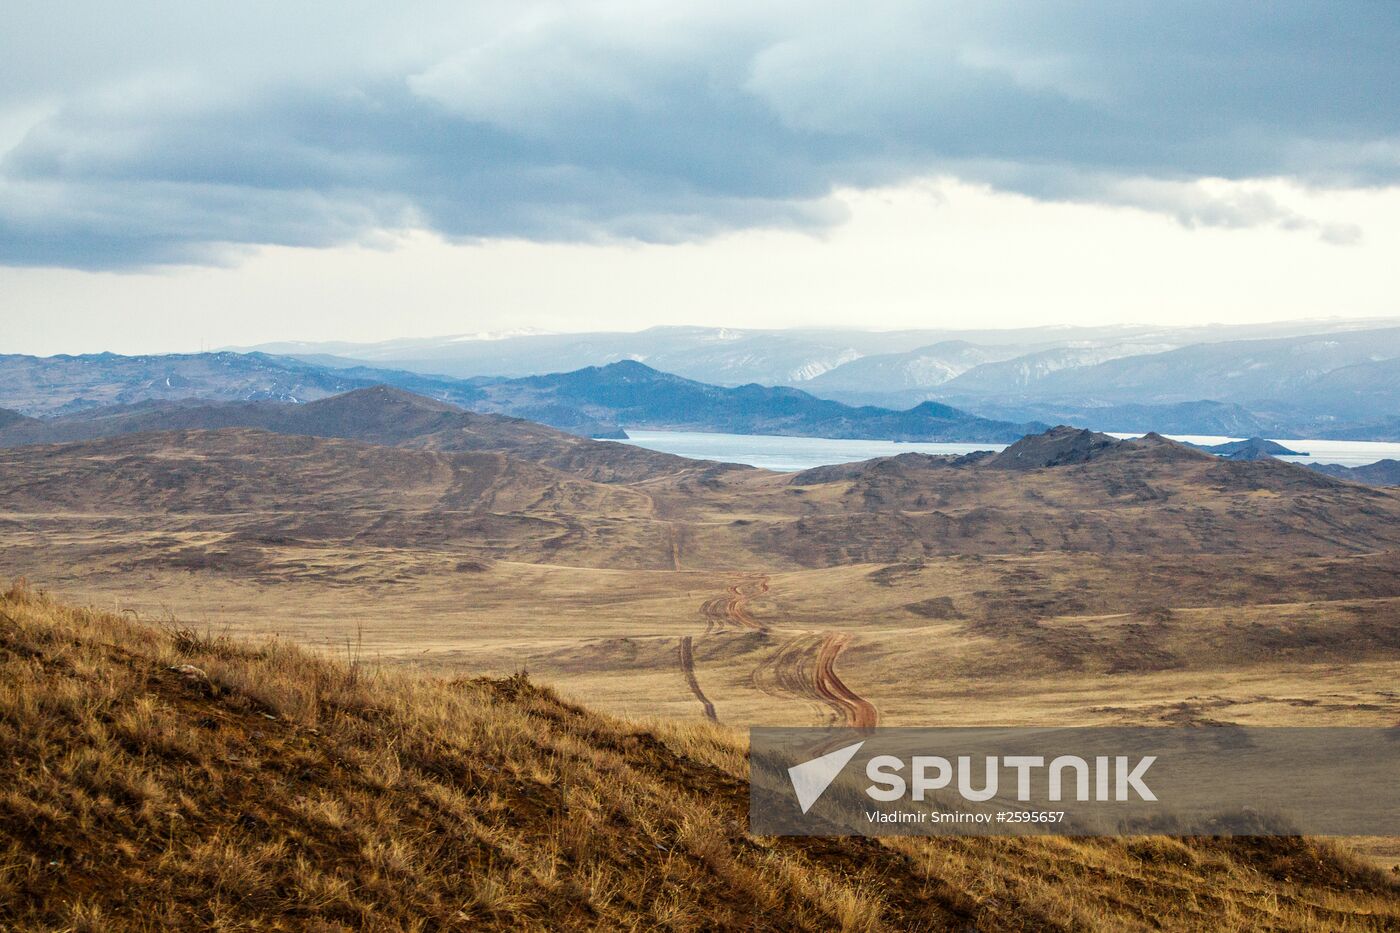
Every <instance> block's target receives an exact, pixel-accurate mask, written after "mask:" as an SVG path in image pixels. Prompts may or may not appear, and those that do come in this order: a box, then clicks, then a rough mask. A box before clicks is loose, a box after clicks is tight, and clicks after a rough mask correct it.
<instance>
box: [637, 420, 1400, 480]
mask: <svg viewBox="0 0 1400 933" xmlns="http://www.w3.org/2000/svg"><path fill="white" fill-rule="evenodd" d="M627 433H628V434H629V435H630V439H629V440H628V441H625V442H623V443H629V444H635V445H636V446H638V447H645V448H647V449H649V450H659V451H663V452H664V453H668V454H679V455H680V456H682V457H694V458H695V459H697V460H723V461H725V462H728V463H747V464H750V465H752V466H756V467H763V468H764V469H767V470H781V471H785V472H786V471H792V470H806V469H810V468H812V467H817V466H824V465H826V464H828V463H850V462H852V461H854V460H869V459H871V458H873V457H892V456H895V455H896V454H905V453H910V452H911V451H914V452H918V453H924V454H968V453H972V452H973V451H974V450H1001V449H1003V448H1004V447H1005V446H1006V445H1005V444H975V443H966V444H964V443H947V444H896V443H895V442H894V441H853V440H840V439H835V438H829V437H778V436H775V435H771V434H711V433H707V432H703V431H633V430H628V432H627ZM1119 436H1123V437H1131V436H1133V435H1119ZM1176 439H1177V440H1184V441H1190V442H1192V443H1195V444H1223V443H1224V442H1226V441H1234V440H1240V438H1237V437H1205V436H1197V435H1192V436H1178V437H1177V438H1176ZM1279 443H1281V444H1283V445H1284V446H1285V447H1287V448H1289V449H1290V450H1305V451H1307V452H1308V454H1309V456H1307V457H1282V458H1280V459H1283V460H1295V461H1298V462H1304V463H1305V462H1309V461H1318V462H1321V463H1340V464H1342V465H1343V466H1361V465H1362V464H1366V463H1375V462H1376V461H1377V460H1383V459H1385V458H1387V457H1389V458H1393V459H1397V460H1400V443H1396V444H1390V443H1380V442H1376V441H1280V442H1279Z"/></svg>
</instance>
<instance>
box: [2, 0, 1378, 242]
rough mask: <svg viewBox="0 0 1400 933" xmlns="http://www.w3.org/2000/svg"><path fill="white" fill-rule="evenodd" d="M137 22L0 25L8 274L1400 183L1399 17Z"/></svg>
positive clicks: (1239, 200) (1046, 14) (1187, 204)
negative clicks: (890, 208) (13, 119)
mask: <svg viewBox="0 0 1400 933" xmlns="http://www.w3.org/2000/svg"><path fill="white" fill-rule="evenodd" d="M94 9H96V8H94ZM130 9H131V12H130V15H129V19H131V20H134V21H135V22H134V23H133V22H129V21H123V22H121V23H114V24H113V25H112V28H113V29H114V30H126V31H125V32H122V33H119V34H118V35H117V36H115V37H114V40H113V42H108V43H107V44H105V45H102V46H100V50H101V52H102V54H100V55H99V54H97V51H96V50H95V51H94V52H93V53H92V54H91V55H89V56H87V57H86V58H82V59H80V58H79V57H78V54H77V53H75V52H73V51H72V50H71V49H70V50H68V51H66V52H60V51H59V50H58V49H57V47H55V54H56V55H67V56H69V57H68V58H66V59H62V62H61V63H60V64H58V65H55V64H53V63H48V62H46V60H45V58H44V56H43V54H42V51H43V50H42V48H36V46H42V45H43V44H44V43H62V42H64V41H65V40H66V39H67V38H68V37H66V36H65V35H63V33H62V31H61V30H59V31H56V32H55V31H53V30H51V29H50V30H48V31H47V32H46V26H45V23H46V22H47V21H44V20H43V19H42V17H39V16H37V15H36V16H35V17H32V18H31V20H30V21H28V22H26V23H23V24H22V25H21V30H20V31H21V32H22V33H30V34H22V35H16V33H15V31H13V30H12V31H11V32H10V33H9V37H8V38H7V39H5V40H3V41H4V42H5V43H7V44H13V43H21V44H22V45H23V53H24V54H21V55H19V56H18V60H16V57H15V56H11V58H10V59H9V61H10V64H9V65H7V66H4V68H5V69H8V73H6V72H5V71H4V70H0V76H3V77H4V78H5V79H6V82H7V83H6V84H5V85H4V86H5V87H9V88H10V89H11V90H10V91H9V92H3V91H0V95H5V94H6V93H8V96H0V116H3V114H4V113H5V112H7V111H13V112H15V113H24V112H26V111H25V108H26V107H29V108H33V107H39V108H42V114H43V115H42V116H41V118H39V119H37V120H31V121H30V122H31V123H32V124H33V125H32V126H29V128H28V129H27V131H26V132H25V133H24V134H23V135H22V137H20V138H18V139H17V140H13V141H12V142H13V145H12V146H11V148H9V150H8V152H6V153H5V154H4V156H3V158H0V262H4V263H9V264H22V265H30V264H36V265H42V264H51V265H68V266H79V267H92V268H121V267H131V266H142V265H150V264H160V263H170V262H218V261H227V260H228V258H229V255H230V252H229V251H230V249H231V248H236V247H237V246H238V245H247V244H263V243H271V244H286V245H303V246H328V245H334V244H340V243H346V242H360V241H367V240H372V239H374V238H375V237H376V236H378V235H381V233H382V231H384V230H393V229H405V228H415V227H423V228H428V229H432V230H435V231H437V232H440V233H442V234H443V235H445V236H448V237H451V238H462V239H471V238H491V237H523V238H528V239H535V240H594V239H607V238H634V239H639V240H647V241H661V242H673V241H684V240H691V239H696V238H703V237H705V236H708V235H712V234H714V233H717V232H721V231H724V230H729V229H734V228H740V227H750V226H781V227H790V228H799V229H800V228H808V229H821V228H824V227H827V226H830V225H832V224H835V223H839V222H840V220H841V219H842V217H843V216H844V215H843V211H842V208H841V206H840V204H839V202H837V201H835V200H834V199H831V198H830V197H829V195H830V194H831V192H832V191H833V189H835V188H838V187H842V186H855V187H862V186H870V185H876V184H884V183H891V182H897V181H899V180H901V179H906V178H909V177H913V176H918V175H926V174H932V173H946V174H953V175H957V176H959V177H962V178H965V179H969V180H974V181H980V182H985V183H989V184H991V185H993V186H995V187H998V188H1001V189H1004V190H1011V191H1018V192H1022V193H1025V194H1029V195H1031V196H1034V197H1038V198H1044V199H1051V200H1072V201H1087V202H1099V203H1108V204H1128V205H1135V206H1139V207H1143V208H1146V209H1148V210H1153V211H1159V212H1162V213H1166V214H1169V215H1171V216H1174V217H1176V218H1177V219H1178V220H1180V221H1181V222H1183V223H1186V224H1189V225H1211V226H1251V225H1260V224H1275V225H1280V226H1283V227H1286V228H1290V229H1312V230H1315V232H1317V233H1318V234H1319V235H1321V236H1323V237H1324V238H1326V239H1329V240H1332V241H1336V242H1345V241H1346V240H1348V239H1350V238H1353V237H1354V236H1355V233H1356V231H1354V230H1351V229H1349V228H1345V227H1333V226H1325V225H1321V224H1316V223H1314V222H1313V221H1312V220H1310V219H1308V218H1306V217H1300V216H1298V215H1296V214H1293V213H1292V212H1290V211H1289V210H1288V209H1286V208H1285V207H1283V206H1281V205H1279V204H1277V203H1274V202H1273V201H1272V200H1271V199H1269V198H1268V197H1267V196H1266V195H1262V194H1258V193H1252V194H1245V195H1241V194H1232V195H1210V194H1207V193H1204V192H1203V191H1202V190H1201V189H1200V188H1199V187H1197V186H1193V185H1190V184H1189V183H1190V182H1192V181H1194V180H1196V179H1199V178H1202V177H1222V178H1227V179H1252V178H1266V177H1287V178H1290V179H1293V180H1296V181H1298V182H1300V183H1303V184H1307V185H1314V186H1322V187H1355V186H1369V185H1387V184H1394V183H1396V182H1397V181H1400V108H1398V107H1397V103H1396V102H1397V93H1396V91H1397V88H1400V64H1397V62H1400V56H1396V55H1395V53H1394V50H1395V49H1396V48H1400V4H1392V3H1318V4H1304V3H1294V4H1287V5H1272V4H1259V3H1243V2H1241V3H1235V4H1230V3H1220V2H1215V3H1201V4H1121V3H1116V4H1096V5H1088V4H1070V3H1048V2H1045V3H1033V4H1032V3H1027V4H1023V5H1009V4H987V5H975V4H974V5H966V4H957V5H953V4H948V5H944V4H929V3H909V4H873V5H870V4H865V5H860V6H856V5H840V6H837V5H820V4H817V5H813V4H804V5H800V6H798V5H792V6H769V7H764V8H762V9H761V10H758V11H757V12H755V11H753V10H748V11H746V12H743V13H734V14H727V13H723V12H716V10H715V8H713V7H711V6H704V5H696V6H694V7H692V8H690V9H689V10H686V9H685V8H684V7H683V6H678V5H676V4H667V5H664V6H630V7H623V6H619V5H590V6H571V7H555V6H548V7H529V8H526V7H519V8H517V7H499V8H497V7H492V8H491V10H492V15H490V16H486V15H483V16H478V17H475V18H474V19H472V20H471V21H463V20H462V19H461V17H460V16H457V17H454V15H453V13H452V12H451V11H452V7H451V6H450V5H449V6H442V7H439V6H435V5H428V6H412V7H409V8H406V9H407V12H405V13H404V14H403V15H402V16H401V17H399V18H397V19H396V20H394V21H393V22H379V21H374V20H372V18H371V14H369V13H365V14H364V16H363V19H362V21H359V27H358V30H357V28H355V25H354V23H355V21H353V20H352V21H351V22H349V23H345V22H342V21H339V20H337V19H336V18H335V11H336V10H337V9H343V8H338V7H334V6H332V7H327V8H326V9H325V10H323V11H320V12H319V14H315V15H313V14H312V13H305V12H303V14H302V17H303V18H302V20H301V21H300V22H287V21H286V20H285V17H284V15H283V14H281V13H280V12H279V11H278V8H277V7H275V6H269V7H266V8H264V10H263V12H261V13H258V14H257V16H260V17H262V19H261V20H257V19H256V17H255V22H254V23H252V24H251V25H250V24H249V22H248V18H249V16H250V14H249V12H248V7H247V5H246V4H245V5H241V6H239V7H237V8H236V9H237V10H238V11H240V12H239V13H238V18H237V19H236V22H234V24H233V25H230V26H229V27H228V28H227V29H221V28H220V17H221V16H232V15H233V13H232V12H231V11H232V10H234V9H235V8H234V7H228V8H222V7H210V8H209V9H210V10H211V11H213V12H210V13H209V14H208V15H207V16H206V17H204V18H203V19H200V20H194V19H187V20H186V21H184V22H177V23H175V24H174V25H171V23H170V22H168V21H166V20H165V19H162V18H161V17H160V16H159V15H157V11H158V10H159V9H160V8H159V7H154V8H152V9H151V10H144V9H143V8H142V7H140V6H136V7H132V8H130ZM95 15H96V14H95ZM316 15H321V16H322V18H323V21H324V22H326V23H330V24H335V23H340V25H339V28H338V31H336V32H325V31H322V32H317V31H316V30H315V29H314V28H313V26H314V24H315V23H316V22H318V20H317V19H316ZM347 15H348V14H347ZM143 17H145V18H147V19H148V20H149V23H148V24H147V25H149V28H150V30H151V31H152V35H153V36H154V38H146V37H145V34H143V33H142V32H141V26H142V18H143ZM231 22H233V21H231ZM48 25H52V24H51V23H49V24H48ZM257 26H261V27H264V28H261V29H259V28H254V27H257ZM299 34H303V35H304V39H303V40H302V44H303V45H305V47H306V49H307V54H306V55H304V56H299V55H294V54H291V52H292V51H293V50H295V49H297V48H299V47H300V46H299V45H298V35H299ZM123 42H125V43H128V44H130V45H131V47H132V50H131V52H130V54H122V50H123V49H124V48H125V46H122V43H123ZM143 42H145V43H147V45H145V46H143V44H142V43H143ZM70 44H71V43H70ZM114 44H115V45H116V46H120V48H118V49H117V51H113V45H114ZM0 51H4V49H0ZM85 62H87V63H88V64H85ZM85 69H88V70H85ZM11 79H13V80H11ZM2 125H4V121H3V120H0V126H2Z"/></svg>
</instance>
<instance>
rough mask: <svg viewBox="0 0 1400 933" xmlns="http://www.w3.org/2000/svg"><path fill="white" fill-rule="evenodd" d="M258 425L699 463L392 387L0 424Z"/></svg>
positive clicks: (669, 466)
mask: <svg viewBox="0 0 1400 933" xmlns="http://www.w3.org/2000/svg"><path fill="white" fill-rule="evenodd" d="M220 428H256V429H258V430H262V431H272V432H275V433H279V434H302V435H307V436H310V437H330V438H343V439H347V440H357V441H363V442H365V443H369V444H381V445H391V446H392V445H398V446H408V447H419V448H424V449H431V450H440V451H454V452H487V451H499V452H509V453H512V454H515V455H517V456H519V457H520V458H521V459H523V460H529V461H532V462H536V463H542V464H544V465H546V466H553V467H557V468H559V469H562V470H565V471H566V472H572V473H580V474H583V475H585V476H587V477H588V478H590V479H595V480H600V481H604V482H614V481H619V480H633V479H638V478H642V477H646V476H653V475H658V474H661V473H664V472H666V471H668V470H678V469H687V468H691V467H693V466H694V465H695V464H694V461H690V460H686V459H684V458H681V457H673V456H671V455H669V454H663V453H658V452H656V451H650V450H644V449H642V448H638V447H632V446H624V445H618V444H605V443H601V442H598V441H592V440H589V439H587V438H583V437H579V436H577V435H573V434H569V433H566V432H564V431H559V430H556V429H554V428H550V427H546V426H545V425H541V424H535V423H533V422H530V421H525V420H523V419H520V418H510V417H505V416H501V415H483V414H477V413H474V412H468V411H464V410H462V409H460V408H458V407H457V406H455V405H451V404H449V403H446V402H441V401H438V400H435V399H431V398H426V397H424V396H421V395H416V394H414V393H412V392H407V391H404V390H402V389H396V388H392V387H390V386H382V385H381V386H371V387H368V388H364V389H355V390H352V391H350V392H345V393H343V394H341V395H335V396H329V397H326V398H323V399H319V400H317V401H314V402H308V403H306V404H302V405H297V404H289V403H283V402H273V401H254V402H205V401H200V400H196V399H185V400H182V401H179V402H139V403H136V404H133V405H118V406H110V407H105V408H96V409H88V410H84V411H81V412H76V413H73V414H69V415H63V416H59V417H56V418H50V419H44V420H39V419H25V420H24V421H22V422H17V423H15V424H13V425H11V426H10V427H8V428H6V427H0V447H14V446H21V445H25V444H55V443H72V442H76V441H85V440H94V439H98V438H103V437H116V436H119V435H125V434H137V433H145V432H153V431H177V430H178V431H191V430H216V429H220Z"/></svg>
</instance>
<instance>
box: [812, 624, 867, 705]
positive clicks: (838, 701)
mask: <svg viewBox="0 0 1400 933" xmlns="http://www.w3.org/2000/svg"><path fill="white" fill-rule="evenodd" d="M850 643H851V636H850V635H849V634H847V633H846V632H832V633H831V634H830V635H827V636H826V637H825V638H823V639H822V643H821V646H820V647H819V648H818V649H817V663H816V671H815V672H814V678H813V685H814V686H815V687H816V689H817V692H818V693H820V694H821V695H822V697H823V699H825V700H826V702H828V703H829V704H831V705H832V706H833V707H835V708H837V709H839V710H840V711H841V716H842V718H843V719H844V720H845V724H846V725H848V726H850V727H851V728H853V729H873V728H875V726H877V725H879V722H880V711H879V710H877V709H876V708H875V704H874V703H871V702H870V701H869V700H867V699H866V698H865V697H863V696H861V695H860V694H858V693H856V692H855V691H854V690H852V689H851V688H850V687H848V686H846V684H845V682H844V681H842V680H841V678H840V677H839V676H838V675H837V673H836V659H837V658H838V657H840V656H841V652H843V651H845V650H846V646H847V645H849V644H850Z"/></svg>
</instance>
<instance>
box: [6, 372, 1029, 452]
mask: <svg viewBox="0 0 1400 933" xmlns="http://www.w3.org/2000/svg"><path fill="white" fill-rule="evenodd" d="M381 384H382V385H392V386H395V387H397V388H401V389H405V390H408V391H410V392H414V393H417V394H419V395H422V396H425V397H428V398H431V399H436V400H438V401H440V402H445V403H451V404H452V405H454V406H460V407H461V408H466V409H471V410H472V411H475V412H478V413H488V414H497V415H506V416H513V417H519V418H526V419H529V420H530V421H534V422H538V423H540V424H545V425H551V426H553V427H556V428H560V429H563V430H565V431H569V432H571V433H573V434H577V435H581V436H589V435H594V436H599V435H601V436H625V434H624V433H623V432H624V431H625V429H626V428H628V427H632V428H656V429H671V430H691V431H716V432H724V433H737V434H782V435H794V436H809V437H847V438H866V439H885V440H907V441H939V440H960V441H973V442H986V443H1010V442H1012V441H1015V440H1016V439H1017V438H1019V437H1021V436H1022V435H1023V434H1026V433H1028V432H1033V431H1038V430H1042V429H1043V428H1044V427H1045V426H1044V425H1042V424H1038V423H1034V422H1029V423H1022V424H1017V423H1011V422H1004V421H995V420H990V419H986V418H980V417H977V416H975V415H970V414H968V413H966V412H962V411H959V410H957V409H955V408H951V407H949V406H947V405H942V404H937V403H932V402H926V403H922V404H920V405H918V406H916V407H914V408H911V409H909V410H907V411H892V410H888V409H883V408H876V407H870V406H864V407H852V406H848V405H845V404H842V403H840V402H835V401H831V400H829V399H820V398H817V397H815V396H812V395H809V394H808V393H806V392H802V391H800V390H797V389H792V388H786V387H777V388H773V387H764V386H758V385H747V386H739V387H735V388H728V387H722V386H712V385H707V384H705V383H701V382H696V381H694V380H690V379H684V378H681V377H679V376H674V375H671V374H668V373H662V372H658V371H657V370H654V369H652V368H650V367H648V366H646V365H644V364H641V363H636V362H631V361H624V362H619V363H613V364H609V365H607V366H601V367H588V368H585V369H582V370H578V371H575V372H570V373H558V374H553V375H548V376H530V377H525V378H519V379H503V378H494V379H492V378H480V379H473V380H461V379H452V378H448V377H435V376H425V375H422V374H418V373H411V372H406V371H403V370H379V369H372V368H369V367H350V368H345V369H338V370H336V369H329V368H327V367H324V366H319V365H317V364H313V363H307V362H305V361H303V360H297V359H290V358H284V357H274V356H269V355H267V354H262V353H254V354H239V353H230V352H220V353H210V354H183V355H171V356H142V357H124V356H116V355H114V354H105V353H104V354H93V355H87V356H59V357H49V358H42V359H41V358H35V357H24V356H4V357H0V405H3V406H6V407H8V408H10V409H15V410H17V412H18V414H19V415H29V416H33V415H45V416H49V420H47V421H45V422H44V423H43V424H42V425H36V424H24V423H22V424H20V425H19V426H18V427H17V428H16V430H14V431H12V432H9V436H10V437H11V438H40V437H51V438H53V439H56V440H66V439H77V438H79V437H88V436H101V435H102V433H103V432H109V433H127V432H128V431H129V430H132V429H133V428H132V427H131V426H132V425H138V426H139V425H144V424H147V423H152V424H159V425H162V426H163V427H162V429H170V428H174V427H184V428H206V427H232V426H245V427H254V426H256V427H264V428H266V429H269V430H277V429H278V428H277V427H276V423H277V422H278V421H279V420H281V419H286V418H292V417H303V416H294V415H292V414H290V413H285V412H281V410H280V409H279V408H278V407H276V406H273V407H267V406H255V407H253V408H249V407H246V405H247V403H254V402H266V403H307V402H315V401H317V400H318V399H325V398H327V397H329V396H332V395H337V394H340V393H344V392H349V391H351V390H354V389H361V388H367V387H370V386H374V385H381ZM189 399H202V400H213V401H227V402H240V403H245V407H242V408H238V407H225V408H221V409H218V410H212V409H208V408H207V406H194V407H191V406H189V405H188V404H186V400H189ZM137 403H166V404H165V405H163V406H155V407H152V406H151V405H150V404H147V405H146V406H145V407H142V406H141V405H139V404H137ZM112 405H115V406H117V407H116V408H109V406H112ZM133 405H136V407H134V408H133V407H131V406H133ZM307 407H308V408H309V407H310V406H309V405H308V406H307ZM93 409H102V410H100V411H96V412H94V411H93ZM134 429H135V430H150V429H154V428H142V427H136V428H134ZM94 432H95V433H94ZM327 436H340V435H337V434H329V435H327ZM11 442H12V443H13V442H14V441H11Z"/></svg>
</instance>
